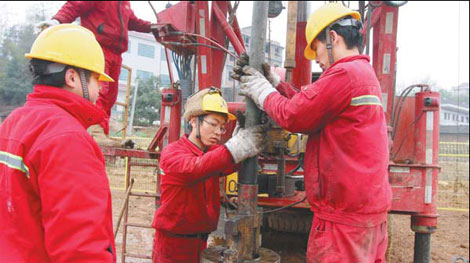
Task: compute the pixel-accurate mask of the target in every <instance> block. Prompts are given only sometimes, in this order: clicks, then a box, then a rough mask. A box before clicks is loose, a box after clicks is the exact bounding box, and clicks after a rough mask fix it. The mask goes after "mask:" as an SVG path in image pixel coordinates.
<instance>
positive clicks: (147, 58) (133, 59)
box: [112, 31, 178, 118]
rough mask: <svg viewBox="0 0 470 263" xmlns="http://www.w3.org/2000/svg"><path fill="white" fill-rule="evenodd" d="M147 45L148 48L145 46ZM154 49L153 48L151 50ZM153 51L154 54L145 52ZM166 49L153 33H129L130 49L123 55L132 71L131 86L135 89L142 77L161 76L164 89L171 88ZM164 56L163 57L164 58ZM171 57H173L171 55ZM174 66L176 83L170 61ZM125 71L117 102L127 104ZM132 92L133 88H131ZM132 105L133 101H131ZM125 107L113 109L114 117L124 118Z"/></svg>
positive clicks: (116, 106)
mask: <svg viewBox="0 0 470 263" xmlns="http://www.w3.org/2000/svg"><path fill="white" fill-rule="evenodd" d="M139 45H140V48H141V50H140V51H141V53H140V54H139ZM144 45H147V46H144ZM149 47H152V48H149ZM142 49H145V50H146V51H149V50H152V49H153V52H144V53H142ZM164 50H165V49H164V47H163V46H162V45H160V44H159V43H158V42H157V41H156V40H155V38H154V36H153V34H151V33H148V34H147V33H140V32H134V31H129V48H128V50H127V51H126V52H124V53H122V64H123V65H126V66H128V67H130V68H131V69H132V77H131V86H132V87H134V86H135V84H136V78H137V76H138V75H139V74H140V75H142V74H143V75H145V76H148V75H150V74H151V75H154V76H157V77H158V76H160V78H161V79H162V82H163V83H162V84H163V85H162V87H168V86H169V73H168V66H167V62H166V60H165V55H164ZM162 56H163V57H162ZM170 56H171V55H170ZM170 62H171V64H170V65H171V66H172V72H173V76H174V78H175V81H176V80H177V79H178V76H177V73H176V68H175V66H174V64H173V61H172V60H170ZM123 71H124V69H123V68H122V69H121V75H120V77H119V92H118V98H117V101H119V102H122V103H125V99H126V86H127V75H126V73H125V72H123ZM131 92H132V88H131ZM130 103H132V101H130ZM123 109H124V108H123V107H121V106H118V105H115V106H114V107H113V113H112V115H113V116H115V117H117V118H120V117H121V116H122V112H123Z"/></svg>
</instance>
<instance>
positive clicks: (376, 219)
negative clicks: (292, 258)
mask: <svg viewBox="0 0 470 263" xmlns="http://www.w3.org/2000/svg"><path fill="white" fill-rule="evenodd" d="M361 27H362V24H361V22H360V15H359V13H357V12H355V11H352V10H350V9H348V8H346V7H344V6H343V5H342V4H340V3H328V4H326V5H324V6H323V7H321V8H319V9H318V10H317V11H315V12H314V13H312V14H311V16H310V18H309V20H308V22H307V26H306V40H307V47H306V48H305V52H304V55H305V57H306V58H308V59H312V60H315V61H316V62H317V63H318V64H319V66H320V67H321V68H322V69H323V73H322V75H321V76H320V78H319V79H318V80H317V81H316V82H314V83H312V84H310V85H306V86H303V87H301V89H300V91H297V90H294V89H293V88H292V87H291V86H290V85H289V84H288V83H284V82H280V78H279V76H277V75H275V74H273V73H272V72H271V71H270V70H269V67H266V66H265V67H264V71H265V72H264V74H265V76H266V77H265V76H263V74H261V73H260V72H258V71H257V70H255V69H254V68H251V67H249V66H245V65H246V64H247V61H248V59H247V56H246V55H244V56H242V58H241V59H239V60H238V61H237V63H238V66H237V67H235V68H234V72H233V77H234V78H237V79H239V80H240V81H241V82H242V92H243V93H245V95H246V96H248V97H250V98H251V99H252V100H253V101H254V102H255V104H256V105H257V106H258V108H260V109H262V110H264V111H266V113H267V114H268V115H269V116H270V117H271V118H272V119H273V120H274V121H275V122H276V123H278V124H279V125H280V126H282V127H283V128H285V129H287V130H289V131H291V132H298V133H304V134H307V135H308V142H307V147H306V151H305V163H304V167H305V176H304V179H305V188H306V193H307V199H308V202H309V204H310V205H311V209H312V211H313V212H314V219H313V223H312V229H311V231H310V236H309V241H308V249H307V262H322V263H325V262H350V263H358V262H359V263H366V262H371V263H372V262H385V251H386V248H387V241H388V237H387V225H386V219H387V211H388V210H389V209H390V205H391V188H390V185H389V182H388V171H387V170H388V169H387V168H388V160H389V159H388V158H389V152H388V139H387V127H386V121H385V115H384V109H383V107H382V104H381V99H380V98H381V89H380V85H379V82H378V80H377V77H376V75H375V73H374V70H373V68H372V67H371V65H370V63H369V57H368V56H365V55H361V54H360V52H359V50H360V46H361V44H362V35H361V34H360V29H361Z"/></svg>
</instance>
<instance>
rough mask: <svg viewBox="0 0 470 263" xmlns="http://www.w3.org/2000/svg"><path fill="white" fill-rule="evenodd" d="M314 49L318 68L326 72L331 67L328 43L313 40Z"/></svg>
mask: <svg viewBox="0 0 470 263" xmlns="http://www.w3.org/2000/svg"><path fill="white" fill-rule="evenodd" d="M312 49H313V50H314V51H315V52H316V54H317V56H316V57H315V62H317V64H318V66H320V68H321V69H322V70H323V71H325V70H327V69H328V68H329V67H330V60H329V59H328V49H327V48H326V43H323V42H321V41H320V40H318V39H315V40H313V42H312Z"/></svg>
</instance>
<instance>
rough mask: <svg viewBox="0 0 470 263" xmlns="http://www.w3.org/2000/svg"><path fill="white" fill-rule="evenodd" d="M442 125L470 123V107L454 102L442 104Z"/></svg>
mask: <svg viewBox="0 0 470 263" xmlns="http://www.w3.org/2000/svg"><path fill="white" fill-rule="evenodd" d="M440 125H442V126H455V125H469V109H468V108H463V107H457V106H455V105H452V104H442V105H441V113H440Z"/></svg>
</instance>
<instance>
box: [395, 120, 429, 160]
mask: <svg viewBox="0 0 470 263" xmlns="http://www.w3.org/2000/svg"><path fill="white" fill-rule="evenodd" d="M423 113H424V111H422V112H421V113H420V114H419V116H418V118H416V119H415V120H414V121H413V123H411V124H410V126H409V127H408V130H407V131H406V135H405V137H403V140H402V141H401V143H400V146H399V147H398V150H397V151H396V152H395V154H394V155H393V156H392V158H391V159H390V160H392V161H393V159H395V157H396V156H397V155H398V153H399V152H400V151H401V147H402V146H403V144H404V143H405V141H406V139H407V138H408V135H409V133H410V129H411V128H412V127H413V126H414V125H416V123H417V122H418V121H419V120H420V119H421V117H422V116H423ZM392 150H393V148H392Z"/></svg>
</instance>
